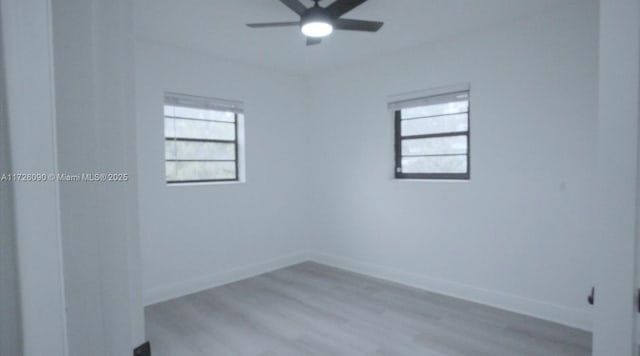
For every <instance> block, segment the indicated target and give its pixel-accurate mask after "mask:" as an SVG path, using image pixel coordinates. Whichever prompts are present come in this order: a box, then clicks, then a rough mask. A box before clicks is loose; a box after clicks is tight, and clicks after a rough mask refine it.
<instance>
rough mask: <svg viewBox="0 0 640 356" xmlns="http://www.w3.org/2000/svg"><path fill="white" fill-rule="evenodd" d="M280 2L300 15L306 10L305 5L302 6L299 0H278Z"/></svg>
mask: <svg viewBox="0 0 640 356" xmlns="http://www.w3.org/2000/svg"><path fill="white" fill-rule="evenodd" d="M280 2H281V3H283V4H284V5H285V6H286V7H288V8H290V9H291V10H292V11H293V12H295V13H296V14H298V15H300V16H302V15H303V14H304V13H305V12H306V11H307V7H306V6H304V5H303V4H302V3H301V2H300V1H299V0H280Z"/></svg>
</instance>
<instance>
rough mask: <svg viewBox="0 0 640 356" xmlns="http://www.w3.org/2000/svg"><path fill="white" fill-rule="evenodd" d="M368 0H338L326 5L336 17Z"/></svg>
mask: <svg viewBox="0 0 640 356" xmlns="http://www.w3.org/2000/svg"><path fill="white" fill-rule="evenodd" d="M365 1H367V0H336V1H335V2H334V3H333V4H331V5H329V6H327V7H326V9H327V11H329V14H331V16H332V17H333V18H335V19H337V18H338V17H340V16H342V15H344V14H346V13H347V12H349V11H351V10H353V9H355V8H356V7H358V6H360V5H361V4H362V3H364V2H365Z"/></svg>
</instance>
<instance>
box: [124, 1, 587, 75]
mask: <svg viewBox="0 0 640 356" xmlns="http://www.w3.org/2000/svg"><path fill="white" fill-rule="evenodd" d="M302 1H303V2H304V3H305V4H306V5H309V6H310V5H311V4H312V3H313V2H312V1H311V0H302ZM332 1H333V0H323V1H322V2H321V4H322V5H323V6H326V5H328V4H329V3H331V2H332ZM572 1H575V0H369V1H367V2H366V3H364V4H363V5H361V6H360V7H358V8H356V9H354V10H353V11H351V12H350V13H348V14H346V15H345V16H344V17H345V18H356V19H364V20H379V21H384V22H385V25H384V27H382V29H381V30H380V31H379V32H378V33H376V34H370V33H359V32H350V31H337V32H335V33H334V34H333V35H331V36H330V37H329V38H326V39H325V41H324V43H323V44H322V45H319V46H311V47H307V46H305V42H304V37H303V36H302V34H300V31H299V29H297V28H296V27H285V28H275V29H250V28H248V27H246V26H245V23H249V22H271V21H296V20H298V17H297V15H296V14H295V13H293V12H292V11H291V10H289V9H288V8H286V7H285V6H284V5H282V4H281V3H280V1H278V0H136V1H135V2H134V3H135V4H136V5H135V6H136V15H135V27H136V35H137V37H138V38H139V39H145V40H152V41H155V42H162V43H167V44H172V45H175V46H179V47H183V48H190V49H195V50H198V51H206V52H209V53H212V54H214V55H216V56H218V57H222V58H226V59H231V60H234V61H239V62H243V63H247V64H253V65H258V66H263V67H268V68H273V69H278V70H282V71H287V72H293V73H299V74H309V73H311V71H313V70H314V69H328V68H332V67H336V66H341V65H345V64H352V63H357V62H360V61H367V60H368V59H371V58H375V57H376V56H379V55H381V54H384V53H388V52H393V51H398V50H403V49H407V48H411V47H413V46H416V45H419V44H422V43H426V42H432V41H436V40H439V39H443V38H448V37H451V36H458V35H463V34H465V33H469V32H472V31H477V30H479V29H482V28H484V27H488V26H492V25H497V24H500V23H506V22H510V21H513V20H515V19H517V18H521V17H525V16H530V15H534V14H538V13H543V12H548V11H553V9H554V8H556V7H558V6H562V5H564V4H566V3H569V2H572ZM407 52H409V51H407Z"/></svg>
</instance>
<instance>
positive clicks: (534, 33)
mask: <svg viewBox="0 0 640 356" xmlns="http://www.w3.org/2000/svg"><path fill="white" fill-rule="evenodd" d="M597 58H598V8H597V1H595V0H591V1H586V2H579V3H576V4H575V5H573V6H569V7H567V8H564V9H562V10H561V11H557V12H555V13H554V14H549V15H545V16H541V17H536V18H531V19H527V20H526V21H519V22H514V23H511V24H507V25H504V26H497V27H495V28H491V29H486V31H482V32H477V33H475V34H470V35H466V36H464V37H460V38H452V39H449V40H446V41H442V42H439V43H434V44H425V45H424V46H420V47H416V48H409V49H407V50H405V51H402V52H400V53H396V54H393V55H387V56H382V57H379V58H377V59H374V60H373V61H367V62H365V63H361V64H358V65H352V66H346V67H344V68H342V69H340V70H336V71H334V72H332V73H322V75H319V76H317V77H315V78H313V79H312V81H311V84H312V91H311V93H312V97H314V98H317V100H315V101H313V102H312V107H311V112H312V115H313V116H312V118H313V119H312V121H311V123H310V126H309V131H310V132H312V133H313V138H312V147H313V154H312V156H311V160H312V161H313V162H314V170H313V172H314V173H315V174H314V175H313V176H314V177H315V180H313V181H312V182H310V183H311V184H310V185H309V189H310V190H311V191H312V192H313V198H312V201H313V202H314V210H313V213H314V216H315V217H316V219H315V220H314V225H313V226H314V228H313V229H311V232H312V233H314V235H313V239H314V242H315V246H314V250H317V251H318V252H319V254H317V255H316V256H315V258H316V259H318V260H320V261H324V262H329V263H333V264H336V265H339V266H343V267H348V268H352V269H355V270H358V271H361V272H365V273H372V274H376V275H379V276H382V277H385V278H391V279H394V280H398V281H402V282H405V283H409V284H414V285H417V286H421V287H425V288H428V289H432V290H437V291H441V292H443V293H447V294H451V295H456V296H460V297H462V298H468V299H472V300H476V301H480V302H484V303H488V304H494V305H497V306H499V307H502V308H507V309H513V310H516V311H520V312H524V313H528V314H533V315H536V316H540V317H544V318H547V319H551V320H556V321H560V322H563V323H566V324H571V325H576V326H579V327H583V328H590V316H589V308H588V305H587V303H586V299H585V296H586V294H587V293H588V291H589V289H590V288H591V286H592V285H593V278H592V274H593V270H592V264H593V253H594V251H593V244H594V241H595V237H596V232H595V227H596V225H595V221H596V219H597V216H596V212H595V206H594V205H595V196H596V195H595V193H596V180H595V173H596V170H595V169H596V149H597V148H596V120H597V99H598V93H597V71H598V66H597V64H598V62H597ZM463 82H469V83H470V84H471V87H472V89H471V181H469V182H427V181H422V182H408V181H394V180H393V179H392V175H393V167H394V163H393V154H394V153H393V147H394V146H393V120H392V117H391V116H390V115H389V114H388V112H387V109H386V103H387V100H386V99H387V96H389V95H394V94H399V93H403V92H408V91H413V90H421V89H429V88H434V87H440V86H446V85H451V84H458V83H463Z"/></svg>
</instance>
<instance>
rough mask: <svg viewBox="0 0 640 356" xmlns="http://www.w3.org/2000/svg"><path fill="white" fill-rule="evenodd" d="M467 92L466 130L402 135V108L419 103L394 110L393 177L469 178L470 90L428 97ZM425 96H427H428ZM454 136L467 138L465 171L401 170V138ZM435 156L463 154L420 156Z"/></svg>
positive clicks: (461, 179) (441, 94)
mask: <svg viewBox="0 0 640 356" xmlns="http://www.w3.org/2000/svg"><path fill="white" fill-rule="evenodd" d="M463 93H464V94H467V95H468V97H467V103H468V106H467V112H466V114H467V130H466V131H453V132H441V133H436V134H423V135H411V136H402V120H403V119H402V110H403V109H408V108H411V107H420V105H416V106H409V107H406V108H402V109H395V110H394V125H395V126H394V127H395V133H394V137H395V144H394V146H395V169H394V171H395V178H396V179H421V180H460V181H468V180H471V91H470V90H457V91H451V92H444V93H440V94H437V95H431V96H429V97H438V96H444V95H455V94H463ZM429 97H427V98H429ZM459 114H462V113H455V114H444V115H432V116H425V117H419V118H411V119H404V120H416V119H425V118H429V117H442V116H454V115H459ZM456 136H466V138H467V152H466V154H465V155H466V157H467V171H466V172H465V173H404V172H402V158H403V157H407V156H403V155H402V141H403V140H416V139H430V138H440V137H456ZM436 156H440V157H442V156H463V154H454V155H450V154H435V155H423V156H422V157H436Z"/></svg>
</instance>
